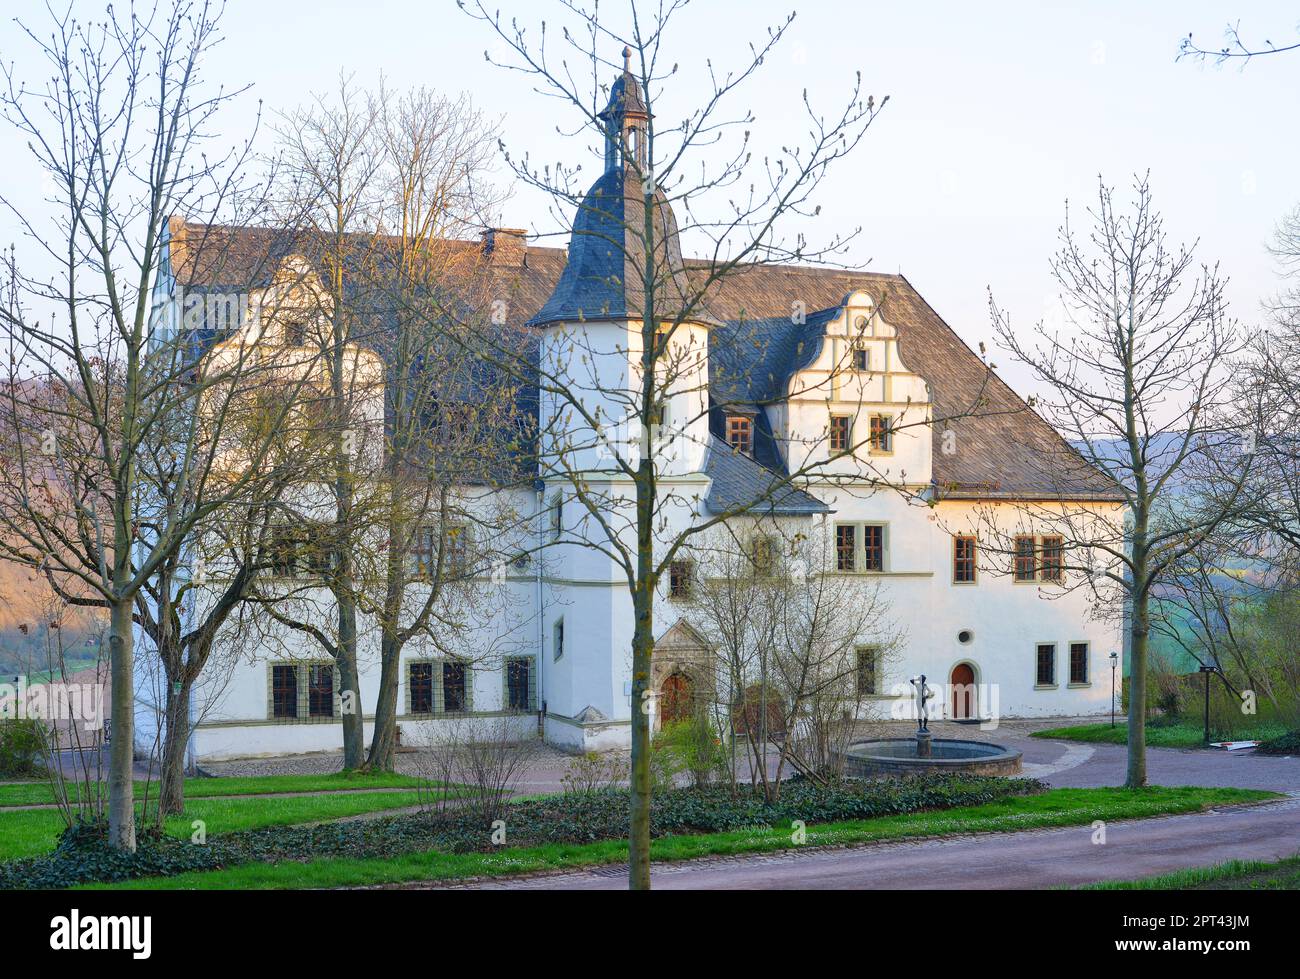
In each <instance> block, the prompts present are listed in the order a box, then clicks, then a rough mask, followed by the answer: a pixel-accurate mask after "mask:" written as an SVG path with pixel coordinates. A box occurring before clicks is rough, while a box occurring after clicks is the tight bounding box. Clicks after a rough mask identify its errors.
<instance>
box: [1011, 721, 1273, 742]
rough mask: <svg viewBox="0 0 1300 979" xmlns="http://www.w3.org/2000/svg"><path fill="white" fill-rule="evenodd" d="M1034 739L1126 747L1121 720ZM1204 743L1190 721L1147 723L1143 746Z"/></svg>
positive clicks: (1268, 727) (1248, 734)
mask: <svg viewBox="0 0 1300 979" xmlns="http://www.w3.org/2000/svg"><path fill="white" fill-rule="evenodd" d="M1285 733H1286V728H1284V727H1283V726H1282V725H1280V724H1261V725H1259V726H1258V727H1256V728H1254V729H1249V728H1248V729H1243V730H1241V731H1236V732H1233V734H1232V736H1231V737H1220V736H1219V735H1218V734H1216V733H1215V732H1214V731H1213V730H1211V732H1210V734H1211V737H1213V738H1214V740H1216V741H1228V740H1231V741H1267V740H1269V739H1270V738H1278V737H1281V736H1282V735H1283V734H1285ZM1033 737H1035V738H1052V739H1060V740H1064V741H1088V742H1090V743H1092V744H1128V726H1127V725H1126V724H1125V722H1124V721H1123V720H1119V721H1116V723H1115V726H1114V727H1111V726H1110V724H1109V723H1103V724H1080V725H1078V726H1076V727H1057V728H1052V729H1051V730H1050V731H1035V732H1033ZM1204 743H1205V726H1204V725H1203V724H1197V723H1194V722H1192V721H1187V722H1183V723H1179V724H1148V725H1147V744H1148V745H1149V746H1151V747H1153V748H1199V747H1201V746H1202V745H1203V744H1204Z"/></svg>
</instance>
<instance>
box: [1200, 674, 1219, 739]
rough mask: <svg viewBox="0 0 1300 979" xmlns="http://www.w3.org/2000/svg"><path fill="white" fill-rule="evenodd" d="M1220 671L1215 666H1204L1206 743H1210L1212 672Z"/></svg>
mask: <svg viewBox="0 0 1300 979" xmlns="http://www.w3.org/2000/svg"><path fill="white" fill-rule="evenodd" d="M1217 672H1218V671H1217V670H1216V669H1215V668H1214V667H1213V666H1202V667H1201V673H1203V674H1204V675H1205V743H1206V744H1207V745H1208V744H1209V743H1210V674H1211V673H1217Z"/></svg>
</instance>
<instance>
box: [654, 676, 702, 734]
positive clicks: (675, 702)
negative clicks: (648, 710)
mask: <svg viewBox="0 0 1300 979" xmlns="http://www.w3.org/2000/svg"><path fill="white" fill-rule="evenodd" d="M694 702H695V684H694V683H692V682H691V678H690V677H688V676H687V675H686V674H684V673H672V674H670V675H669V676H667V677H665V678H664V685H663V691H662V693H661V694H660V697H659V723H660V724H672V723H673V722H674V721H684V720H686V719H687V718H689V717H690V716H691V712H692V710H693V709H694Z"/></svg>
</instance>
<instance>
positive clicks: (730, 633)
mask: <svg viewBox="0 0 1300 979" xmlns="http://www.w3.org/2000/svg"><path fill="white" fill-rule="evenodd" d="M741 522H742V523H743V522H744V521H741ZM787 524H788V522H787ZM729 529H731V528H729ZM759 541H761V542H763V543H761V544H759V545H758V546H755V542H759ZM692 550H693V553H696V554H697V555H699V563H698V566H699V575H700V580H699V582H698V584H697V585H696V586H695V589H694V595H693V598H692V601H691V603H690V610H691V613H692V619H693V621H694V622H696V623H698V625H699V628H700V630H701V632H702V634H703V635H704V636H705V638H706V639H708V641H709V644H710V649H711V650H712V653H713V657H714V660H713V662H711V663H710V664H709V668H710V670H711V671H712V672H714V673H715V674H716V676H717V680H718V682H717V684H716V687H715V689H716V691H717V693H718V696H717V697H715V698H714V703H715V713H716V715H717V720H718V724H719V726H720V727H722V728H723V729H724V730H730V731H731V732H733V733H737V734H741V735H743V737H744V743H745V745H746V747H747V749H748V751H749V758H748V767H749V771H750V778H751V781H752V782H753V783H754V784H755V785H757V786H759V787H760V788H761V790H762V792H763V794H764V797H765V798H767V799H768V800H769V801H773V800H775V799H776V798H777V797H778V796H779V795H780V789H781V780H782V778H783V776H784V773H785V772H786V770H787V768H788V767H790V766H794V767H796V768H797V769H798V770H799V771H800V772H801V773H802V774H804V775H805V776H807V777H810V778H813V779H821V778H824V777H825V776H827V775H828V774H830V773H832V772H833V771H834V770H835V769H836V767H837V765H838V761H839V756H840V753H841V752H842V750H843V749H844V748H845V747H847V745H848V743H849V742H850V741H851V740H852V739H853V737H854V736H855V733H856V731H857V727H858V723H859V721H861V720H863V719H864V712H869V711H870V709H871V705H870V698H871V697H873V696H876V695H878V694H880V693H882V687H881V684H883V682H884V678H885V677H886V676H887V674H888V671H889V668H890V665H891V664H893V663H896V662H897V653H898V650H899V648H900V638H901V637H900V636H899V634H898V631H897V629H896V628H895V627H894V626H893V624H892V622H891V619H890V606H889V603H888V601H887V600H886V599H885V597H884V595H883V594H882V592H881V589H880V585H879V583H878V582H873V581H869V580H864V579H862V578H861V577H860V576H857V575H853V574H846V573H840V572H839V571H838V570H837V560H836V555H835V550H834V542H833V540H832V531H831V529H830V528H829V527H827V526H826V524H825V522H824V521H819V522H818V524H816V525H814V526H813V527H812V528H807V527H799V526H788V525H787V526H786V527H781V526H780V525H779V524H778V523H777V522H774V521H770V520H761V521H759V522H758V523H757V526H756V528H755V531H754V535H746V536H744V537H731V536H730V535H729V534H715V535H712V536H711V539H710V540H709V542H708V543H704V542H697V544H696V545H695V546H694V547H693V549H692ZM772 742H775V743H776V746H777V754H776V763H775V766H772V765H771V764H770V762H769V754H768V745H769V744H770V743H772ZM733 755H734V752H733ZM733 781H734V776H733Z"/></svg>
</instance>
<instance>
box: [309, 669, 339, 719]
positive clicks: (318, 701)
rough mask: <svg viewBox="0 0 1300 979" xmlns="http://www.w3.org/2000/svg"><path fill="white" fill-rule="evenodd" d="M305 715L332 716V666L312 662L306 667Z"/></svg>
mask: <svg viewBox="0 0 1300 979" xmlns="http://www.w3.org/2000/svg"><path fill="white" fill-rule="evenodd" d="M307 716H308V717H333V716H334V667H333V665H332V664H328V663H313V664H312V665H311V666H309V667H308V668H307Z"/></svg>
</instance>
